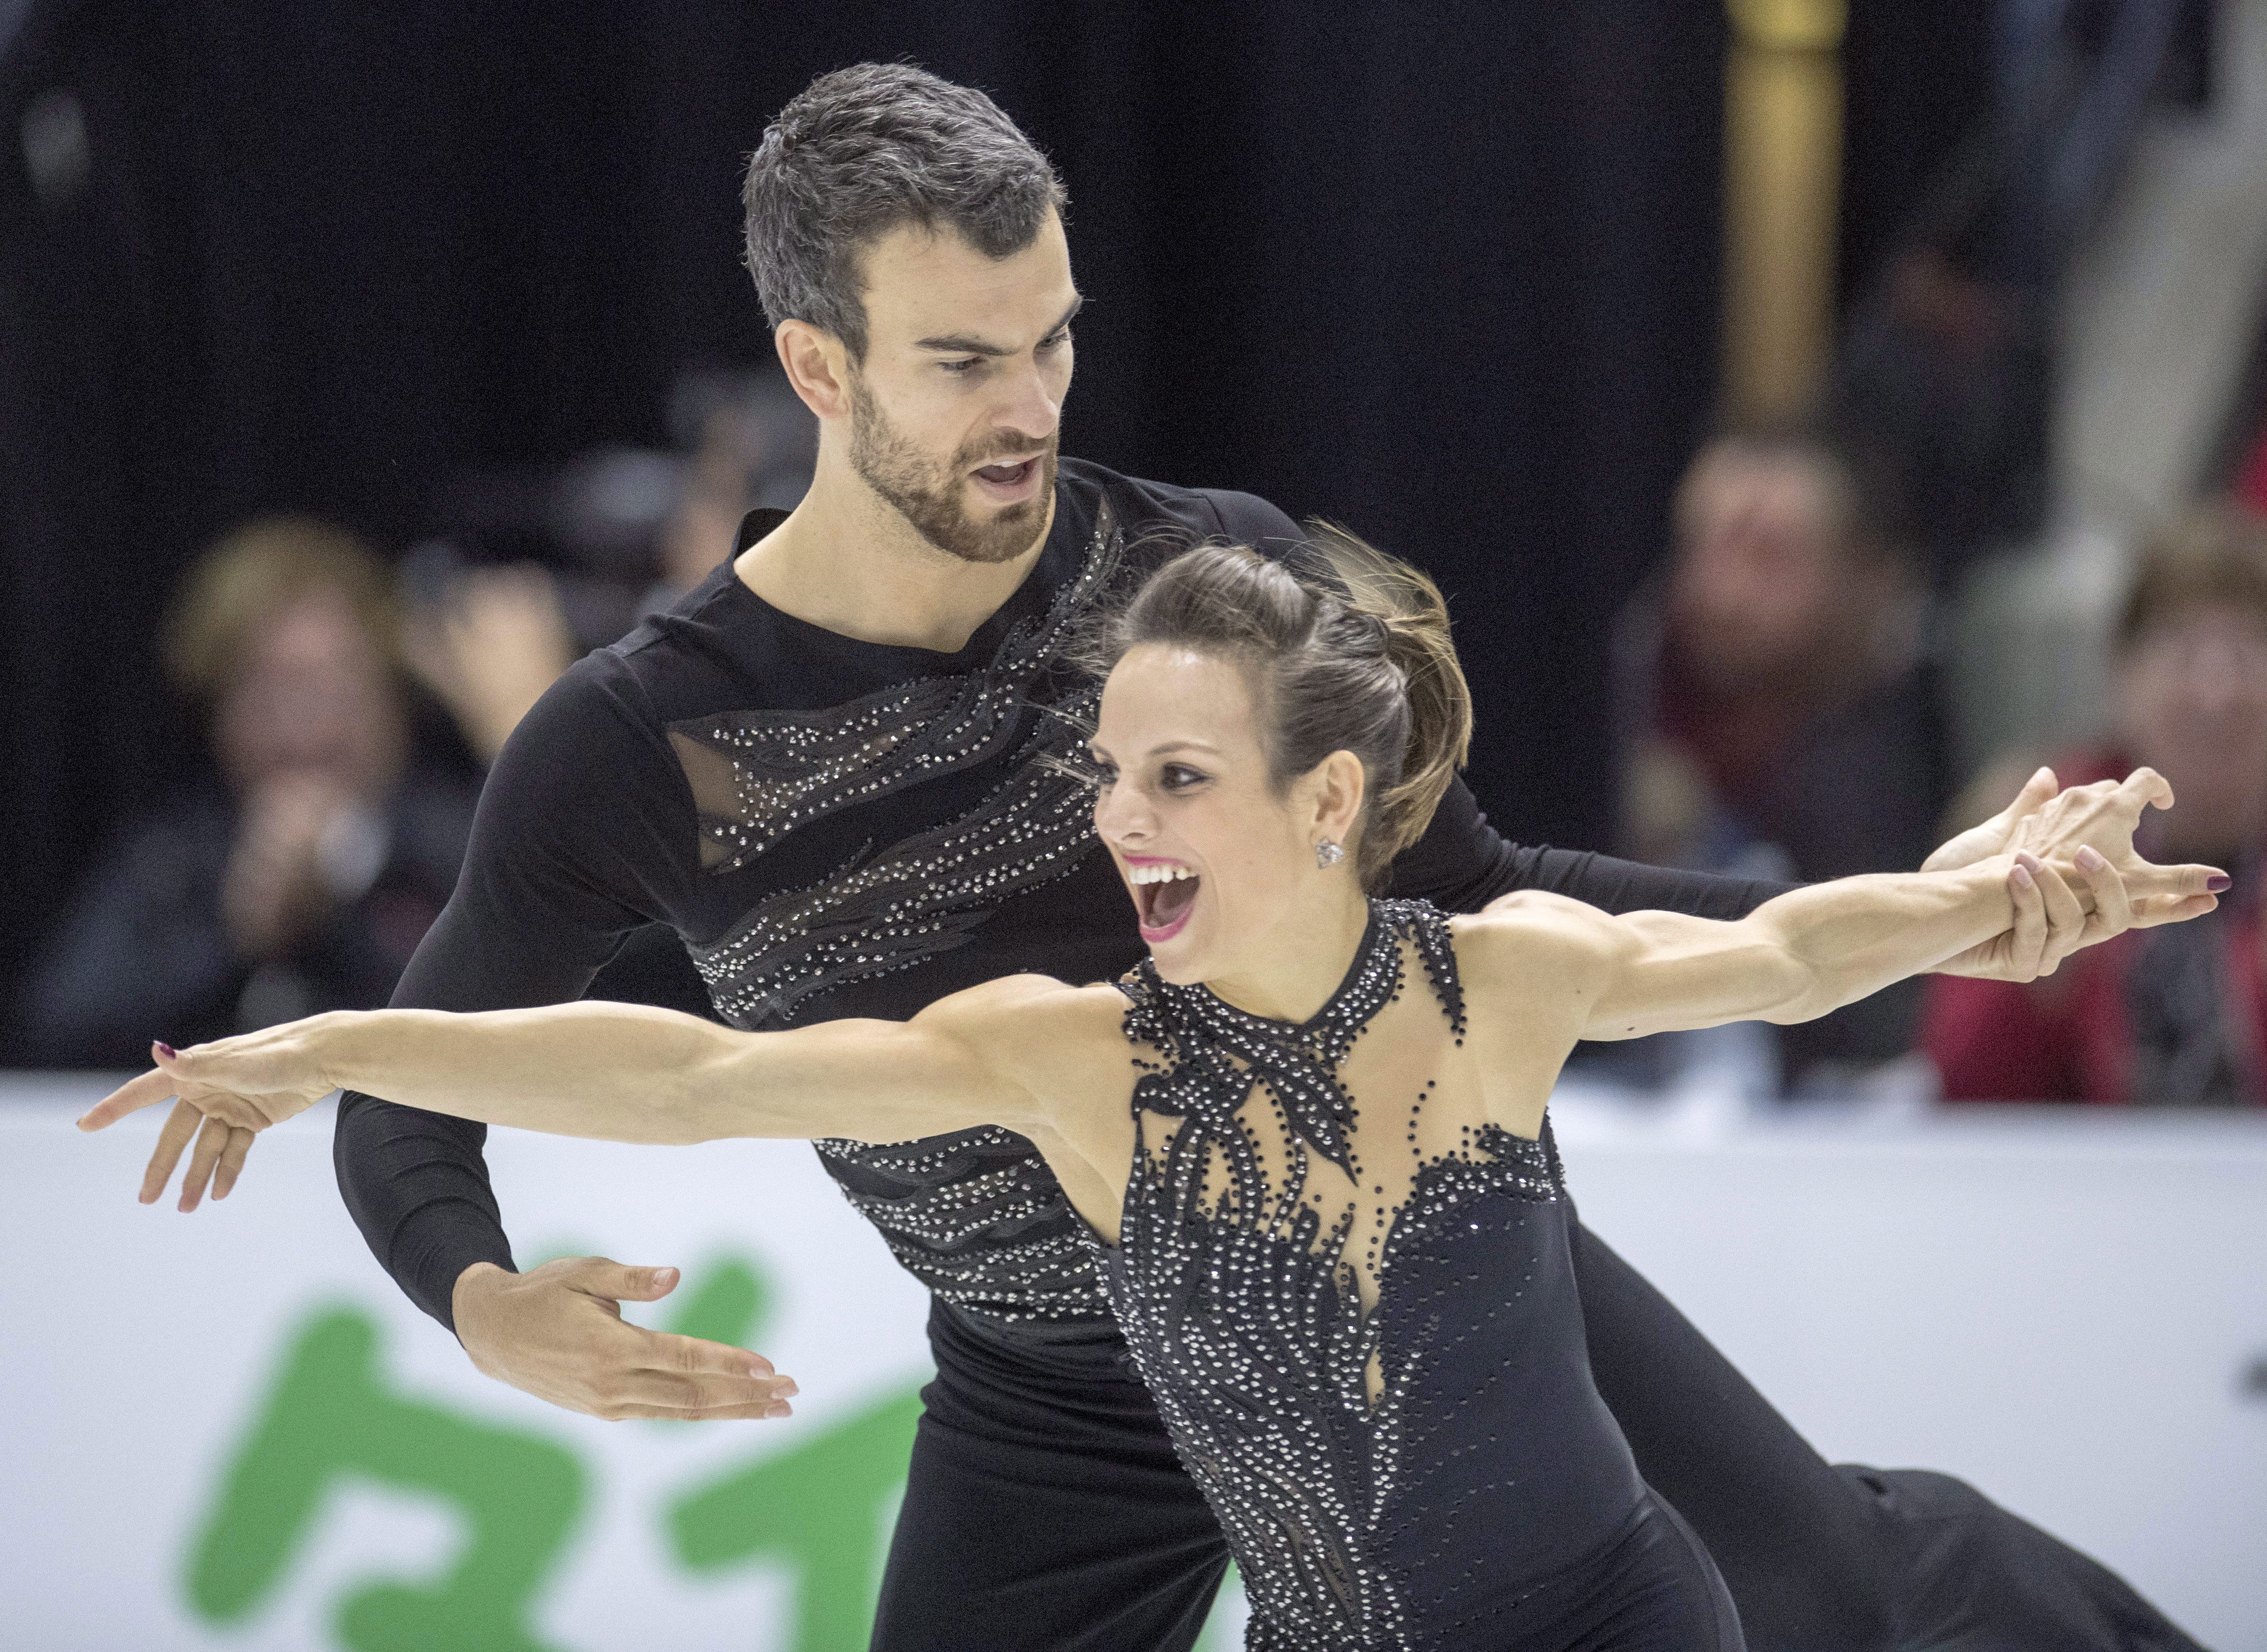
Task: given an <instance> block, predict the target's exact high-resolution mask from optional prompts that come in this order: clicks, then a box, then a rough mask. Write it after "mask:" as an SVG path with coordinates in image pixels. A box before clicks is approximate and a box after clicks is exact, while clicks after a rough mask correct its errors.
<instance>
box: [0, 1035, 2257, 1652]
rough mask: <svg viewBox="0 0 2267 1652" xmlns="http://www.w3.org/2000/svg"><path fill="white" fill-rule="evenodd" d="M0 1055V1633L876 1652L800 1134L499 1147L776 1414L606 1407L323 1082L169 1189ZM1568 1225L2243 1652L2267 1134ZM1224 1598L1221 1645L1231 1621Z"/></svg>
mask: <svg viewBox="0 0 2267 1652" xmlns="http://www.w3.org/2000/svg"><path fill="white" fill-rule="evenodd" d="M104 1088H106V1085H104V1084H102V1083H99V1082H93V1083H90V1082H83V1081H77V1080H69V1081H66V1080H55V1079H48V1080H40V1079H18V1080H11V1081H4V1082H0V1148H4V1151H5V1166H6V1168H5V1171H4V1173H0V1174H4V1178H5V1181H4V1187H5V1193H6V1196H5V1198H4V1200H0V1238H4V1243H5V1251H4V1254H5V1255H6V1257H7V1259H8V1264H9V1265H8V1267H7V1268H6V1269H5V1271H4V1273H0V1315H4V1322H5V1324H6V1325H7V1327H8V1342H7V1351H6V1353H5V1355H4V1356H0V1416H4V1418H5V1420H6V1422H5V1427H6V1430H7V1434H6V1449H5V1473H4V1476H0V1487H4V1490H0V1496H4V1499H5V1504H4V1510H5V1535H4V1540H0V1599H4V1601H5V1603H6V1606H5V1616H4V1619H0V1621H4V1623H5V1629H4V1632H0V1638H4V1639H5V1641H6V1642H7V1643H8V1644H9V1645H11V1646H22V1647H25V1648H37V1649H38V1652H77V1649H79V1648H85V1649H86V1652H126V1649H128V1648H132V1649H134V1652H143V1649H148V1652H158V1649H159V1648H219V1647H226V1648H242V1649H243V1652H283V1649H284V1648H292V1649H294V1652H297V1649H298V1648H323V1649H325V1652H329V1649H331V1648H338V1649H340V1652H413V1649H414V1652H437V1649H442V1648H466V1649H467V1652H488V1649H490V1648H494V1649H495V1652H633V1649H634V1648H635V1649H638V1652H642V1649H643V1648H651V1647H655V1646H671V1647H679V1648H691V1649H694V1652H698V1649H700V1648H731V1649H733V1652H849V1649H850V1648H862V1647H863V1646H864V1645H865V1641H866V1624H867V1619H868V1615H869V1612H870V1608H871V1602H872V1599H873V1592H874V1588H875V1584H876V1582H877V1575H878V1568H879V1565H880V1561H881V1557H882V1555H883V1553H884V1546H885V1545H886V1542H887V1539H888V1534H889V1531H890V1526H891V1520H892V1519H893V1517H894V1513H895V1508H896V1502H897V1499H898V1497H899V1493H900V1488H901V1485H902V1480H903V1474H904V1463H905V1454H906V1445H907V1443H908V1441H909V1439H910V1437H911V1431H912V1428H913V1419H914V1417H915V1416H916V1415H917V1414H918V1408H919V1400H918V1391H919V1389H920V1386H921V1383H922V1382H924V1381H925V1380H926V1379H927V1377H928V1355H927V1348H926V1344H925V1341H924V1340H923V1337H922V1332H921V1327H922V1321H923V1318H924V1315H925V1312H926V1307H927V1303H926V1298H925V1297H924V1295H923V1293H922V1292H921V1290H920V1289H919V1288H918V1287H917V1286H916V1285H915V1284H914V1283H913V1282H912V1281H911V1280H910V1279H909V1278H907V1277H906V1276H905V1275H903V1274H902V1273H900V1272H899V1270H898V1269H897V1268H896V1267H895V1265H894V1264H893V1263H892V1262H891V1261H890V1259H889V1256H888V1254H887V1253H886V1251H885V1250H884V1248H883V1246H882V1244H881V1242H880V1240H879V1239H878V1238H877V1237H876V1236H875V1235H874V1234H873V1232H871V1231H870V1230H869V1229H868V1228H867V1227H866V1226H865V1225H864V1224H863V1223H862V1222H861V1221H860V1220H859V1219H858V1217H855V1215H854V1214H853V1213H852V1212H851V1211H850V1210H849V1209H848V1208H847V1205H846V1204H845V1203H844V1202H843V1201H842V1199H841V1197H840V1195H839V1194H837V1193H836V1192H835V1190H834V1188H833V1184H832V1183H831V1182H830V1181H827V1179H826V1178H825V1175H824V1173H822V1172H821V1171H820V1170H819V1168H818V1165H817V1162H816V1160H815V1159H813V1157H812V1155H811V1151H810V1150H809V1149H808V1148H806V1147H803V1146H802V1145H800V1144H784V1143H757V1142H743V1143H728V1144H713V1145H709V1146H706V1147H700V1148H670V1149H661V1148H629V1147H618V1146H612V1145H606V1144H594V1143H584V1142H575V1141H567V1140H561V1139H554V1138H551V1137H535V1136H527V1135H520V1134H516V1133H512V1132H504V1131H499V1132H496V1133H495V1137H494V1138H493V1141H492V1145H491V1152H490V1159H491V1162H492V1164H493V1165H494V1166H495V1181H496V1186H497V1192H498V1195H499V1196H500V1198H501V1200H502V1202H503V1208H504V1210H506V1212H507V1213H508V1214H509V1216H510V1224H511V1227H512V1231H513V1234H514V1237H515V1239H516V1242H517V1246H518V1250H519V1255H520V1259H521V1261H522V1264H523V1265H524V1266H525V1265H527V1264H529V1263H531V1262H532V1261H539V1260H541V1259H542V1258H544V1257H546V1256H551V1255H561V1254H603V1255H608V1256H612V1257H613V1258H615V1259H617V1260H619V1261H625V1262H632V1263H643V1264H655V1265H659V1264H664V1263H665V1264H671V1265H674V1266H677V1267H679V1268H682V1269H683V1270H684V1278H683V1281H682V1283H680V1284H679V1287H678V1289H677V1290H676V1292H675V1293H674V1294H673V1295H672V1296H671V1297H670V1298H669V1299H667V1300H666V1301H664V1302H661V1303H657V1304H653V1305H648V1306H645V1307H638V1308H633V1309H632V1310H631V1312H632V1314H633V1316H634V1317H635V1318H638V1319H640V1320H641V1321H642V1322H643V1323H648V1324H652V1325H657V1326H660V1327H665V1328H671V1329H680V1330H686V1331H690V1332H693V1333H695V1334H701V1335H706V1336H712V1337H716V1338H718V1339H721V1340H724V1341H734V1342H738V1343H741V1344H743V1345H745V1346H749V1347H752V1348H756V1349H760V1350H761V1351H762V1352H764V1353H765V1354H767V1355H768V1356H771V1357H772V1358H773V1359H774V1361H775V1362H776V1363H777V1365H778V1367H779V1369H780V1370H781V1371H784V1372H786V1373H788V1374H789V1375H791V1376H793V1377H794V1378H796V1381H797V1383H798V1384H799V1385H800V1386H801V1390H802V1393H801V1396H800V1398H799V1399H798V1400H797V1401H796V1411H797V1415H796V1416H795V1417H794V1418H793V1419H791V1420H789V1421H787V1422H737V1423H721V1424H705V1425H686V1424H671V1423H659V1422H628V1423H619V1424H608V1423H602V1422H596V1421H593V1420H591V1419H589V1418H584V1417H580V1416H576V1415H574V1414H569V1413H567V1412H564V1411H561V1410H558V1409H555V1408H554V1407H549V1406H546V1405H544V1404H542V1403H540V1402H539V1401H537V1400H532V1399H530V1398H528V1397H527V1396H525V1395H523V1394H520V1393H517V1392H515V1391H513V1390H511V1389H510V1388H508V1387H505V1386H503V1385H501V1384H498V1383H495V1382H492V1381H489V1380H488V1379H486V1378H482V1377H481V1376H480V1375H479V1374H478V1373H477V1372H475V1371H473V1369H472V1367H471V1365H470V1363H468V1362H467V1361H466V1359H465V1357H464V1356H463V1354H462V1352H461V1351H460V1350H459V1349H458V1347H457V1345H456V1343H455V1342H454V1341H453V1340H452V1339H451V1338H450V1337H449V1336H448V1335H447V1334H445V1333H444V1332H442V1331H441V1330H440V1329H439V1328H438V1327H436V1326H435V1325H433V1324H432V1322H431V1321H429V1319H425V1318H424V1317H423V1316H422V1314H420V1313H419V1312H416V1310H415V1309H414V1308H412V1307H411V1306H410V1305H408V1304H407V1302H406V1301H405V1300H404V1299H403V1298H402V1297H400V1294H399V1292H397V1291H396V1290H395V1289H394V1288H393V1284H392V1283H391V1282H390V1281H389V1280H387V1279H386V1278H385V1276H384V1274H383V1273H381V1272H380V1271H379V1269H378V1267H377V1266H376V1264H375V1263H374V1262H373V1261H371V1260H370V1255H369V1254H368V1252H367V1251H366V1250H365V1249H364V1248H363V1243H362V1240H361V1238H360V1236H359V1235H358V1234H357V1233H356V1232H355V1230H354V1228H353V1225H352V1224H351V1223H350V1222H349V1221H348V1218H347V1216H346V1213H345V1211H344V1210H343V1209H342V1208H341V1205H340V1202H339V1199H338V1195H337V1193H336V1191H335V1189H334V1185H333V1181H332V1173H331V1166H330V1158H329V1154H330V1135H329V1129H328V1119H327V1116H326V1114H327V1109H326V1110H325V1112H324V1113H323V1114H319V1115H317V1116H314V1117H311V1118H308V1119H305V1120H303V1121H299V1122H295V1123H294V1124H293V1125H291V1126H289V1127H287V1128H285V1129H280V1130H276V1131H274V1132H271V1133H270V1134H269V1135H268V1136H267V1137H264V1138H263V1139H262V1140H261V1141H260V1144H258V1145H257V1147H256V1148H255V1150H254V1151H253V1158H252V1162H251V1165H250V1166H249V1167H248V1169H247V1171H246V1176H245V1179H244V1181H243V1184H242V1185H241V1187H240V1188H238V1192H237V1193H236V1195H235V1196H233V1197H232V1198H231V1199H229V1200H228V1201H226V1202H224V1203H222V1204H220V1205H218V1206H216V1207H210V1208H208V1209H207V1210H201V1211H199V1212H197V1213H196V1214H195V1215H194V1216H190V1217H182V1216H180V1215H178V1214H176V1213H175V1212H174V1211H173V1210H172V1209H171V1208H170V1204H166V1205H161V1206H159V1207H157V1208H154V1209H144V1208H143V1207H140V1206H138V1205H136V1203H135V1202H134V1199H133V1193H134V1189H135V1188H136V1185H137V1184H138V1181H139V1174H140V1166H141V1164H142V1161H143V1158H144V1157H145V1156H146V1154H147V1151H148V1148H149V1145H150V1140H151V1138H152V1137H154V1135H155V1132H156V1128H157V1123H158V1115H157V1114H156V1113H155V1112H154V1111H153V1112H152V1113H151V1114H150V1115H143V1117H142V1118H139V1119H136V1120H135V1121H132V1122H128V1124H125V1125H121V1126H120V1127H119V1128H117V1129H114V1130H112V1131H110V1132H108V1133H107V1134H106V1135H104V1136H100V1137H81V1136H79V1135H77V1133H76V1132H75V1131H73V1130H72V1129H71V1128H70V1120H71V1118H72V1117H73V1116H74V1115H76V1113H77V1111H78V1110H79V1109H80V1108H81V1107H84V1105H85V1104H86V1102H88V1101H90V1100H92V1099H93V1098H94V1097H95V1096H96V1095H99V1093H101V1091H102V1090H103V1089H104ZM1561 1129H1562V1136H1563V1139H1564V1144H1565V1146H1566V1158H1567V1160H1568V1166H1569V1177H1570V1180H1571V1181H1572V1183H1573V1186H1574V1192H1575V1195H1576V1196H1577V1198H1578V1199H1579V1200H1580V1201H1581V1204H1582V1209H1583V1213H1584V1216H1585V1217H1586V1218H1587V1219H1588V1221H1589V1222H1590V1224H1592V1226H1593V1227H1594V1229H1596V1231H1597V1232H1600V1233H1602V1234H1603V1235H1605V1236H1606V1237H1607V1238H1608V1239H1610V1241H1611V1242H1612V1243H1614V1244H1615V1245H1616V1246H1618V1248H1620V1249H1621V1250H1622V1251H1623V1252H1624V1253H1625V1254H1627V1255H1628V1256H1629V1257H1630V1258H1631V1259H1632V1261H1635V1262H1636V1263H1637V1264H1638V1266H1640V1268H1644V1269H1645V1270H1646V1271H1647V1273H1648V1274H1649V1275H1650V1276H1652V1277H1653V1278H1654V1280H1655V1282H1656V1283H1659V1284H1660V1285H1661V1286H1662V1288H1663V1289H1664V1290H1667V1291H1669V1294H1670V1295H1671V1296H1672V1297H1674V1298H1675V1299H1676V1301H1677V1302H1678V1303H1679V1304H1680V1305H1682V1306H1684V1308H1685V1310H1686V1311H1687V1312H1689V1313H1691V1315H1692V1317H1693V1318H1694V1319H1696V1320H1697V1321H1698V1323H1699V1324H1700V1326H1701V1327H1702V1328H1703V1329H1705V1330H1706V1331H1707V1332H1708V1333H1709V1334H1711V1335H1712V1336H1713V1337H1714V1338H1715V1339H1716V1340H1717V1341H1718V1342H1719V1343H1720V1345H1721V1346H1722V1347H1723V1348H1724V1349H1725V1350H1726V1352H1727V1353H1728V1354H1729V1355H1730V1356H1732V1357H1733V1358H1734V1359H1735V1361H1737V1362H1738V1363H1740V1364H1741V1366H1742V1368H1743V1369H1744V1370H1746V1371H1748V1373H1749V1374H1750V1376H1751V1377H1752V1378H1754V1379H1755V1380H1756V1381H1757V1383H1758V1385H1761V1386H1762V1387H1763V1389H1764V1392H1765V1393H1769V1394H1770V1395H1771V1396H1772V1398H1773V1399H1774V1400H1776V1401H1777V1402H1779V1404H1780V1405H1781V1406H1782V1407H1784V1408H1785V1409H1786V1410H1787V1412H1788V1413H1789V1414H1790V1415H1791V1416H1793V1418H1794V1421H1795V1422H1796V1423H1797V1424H1798V1425H1799V1426H1801V1428H1803V1429H1804V1430H1805V1431H1806V1432H1807V1433H1808V1434H1809V1436H1810V1437H1811V1438H1812V1439H1813V1440H1814V1441H1815V1442H1816V1444H1818V1445H1819V1446H1820V1448H1821V1449H1822V1450H1823V1451H1826V1452H1827V1453H1828V1454H1829V1455H1830V1456H1832V1457H1835V1458H1860V1459H1863V1460H1866V1461H1870V1462H1874V1463H1878V1464H1882V1465H1885V1466H1903V1465H1907V1464H1913V1465H1924V1466H1930V1467H1934V1468H1941V1469H1945V1470H1947V1471H1948V1472H1952V1473H1959V1474H1961V1475H1963V1477H1965V1478H1967V1479H1969V1480H1973V1481H1974V1482H1975V1483H1977V1485H1978V1486H1980V1487H1981V1488H1983V1489H1985V1491H1986V1492H1988V1493H1990V1494H1991V1495H1994V1496H1996V1497H1998V1498H1999V1499H2000V1500H2001V1501H2003V1502H2007V1503H2008V1504H2010V1505H2011V1506H2012V1507H2014V1509H2017V1510H2018V1511H2019V1512H2021V1513H2022V1514H2024V1515H2026V1516H2027V1517H2030V1518H2032V1519H2034V1520H2036V1521H2038V1522H2040V1523H2041V1524H2044V1525H2046V1526H2047V1527H2048V1528H2049V1529H2051V1530H2052V1531H2056V1532H2058V1534H2060V1535H2062V1536H2064V1537H2065V1538H2067V1539H2070V1540H2072V1541H2073V1542H2076V1543H2078V1544H2079V1545H2080V1546H2082V1547H2084V1548H2086V1549H2087V1550H2088V1551H2089V1552H2090V1553H2094V1554H2095V1555H2096V1556H2097V1557H2098V1558H2100V1559H2101V1560H2102V1561H2105V1562H2106V1563H2108V1564H2109V1565H2110V1566H2112V1567H2114V1568H2117V1570H2119V1571H2120V1572H2122V1573H2123V1574H2124V1575H2125V1576H2126V1577H2127V1578H2128V1579H2129V1580H2130V1581H2131V1582H2132V1583H2134V1584H2135V1585H2136V1586H2137V1587H2139V1589H2141V1590H2143V1591H2144V1592H2145V1593H2146V1594H2148V1595H2149V1596H2151V1597H2152V1598H2153V1599H2155V1600H2156V1601H2157V1602H2158V1603H2159V1604H2161V1605H2162V1606H2163V1607H2164V1608H2165V1609H2166V1610H2167V1611H2168V1612H2171V1613H2172V1614H2173V1615H2174V1616H2175V1619H2178V1620H2180V1621H2182V1622H2183V1625H2184V1626H2186V1627H2188V1628H2189V1629H2190V1631H2191V1632H2192V1633H2194V1634H2197V1635H2198V1636H2199V1637H2200V1638H2202V1639H2203V1640H2204V1641H2205V1642H2206V1643H2207V1644H2209V1645H2212V1646H2213V1647H2215V1648H2218V1652H2267V1122H2261V1121H2229V1122H2219V1121H2203V1120H2155V1119H2136V1120H2102V1119H2098V1118H2082V1119H2071V1118H2067V1117H2058V1118H2052V1119H2043V1118H2038V1117H2033V1116H2004V1117H2003V1116H1993V1117H1977V1118H1961V1119H1940V1120H1926V1121H1919V1122H1904V1123H1900V1124H1897V1125H1892V1126H1882V1125H1874V1126H1867V1125H1864V1124H1848V1123H1845V1124H1841V1125H1830V1124H1823V1125H1812V1126H1805V1125H1801V1124H1778V1125H1772V1126H1768V1127H1766V1126H1756V1125H1748V1126H1742V1127H1737V1128H1734V1129H1728V1130H1715V1131H1710V1132H1706V1133H1704V1134H1703V1135H1702V1136H1701V1137H1697V1138H1696V1137H1688V1136H1687V1135H1684V1134H1680V1133H1678V1132H1676V1131H1673V1130H1671V1131H1664V1130H1662V1129H1652V1128H1638V1129H1631V1128H1625V1127H1622V1126H1618V1125H1617V1124H1615V1123H1613V1122H1612V1121H1611V1120H1610V1119H1609V1118H1607V1117H1605V1116H1604V1115H1602V1114H1601V1115H1590V1116H1589V1117H1588V1119H1587V1121H1586V1117H1585V1115H1584V1114H1583V1113H1582V1112H1581V1110H1580V1109H1579V1108H1577V1107H1569V1108H1567V1109H1566V1111H1565V1113H1564V1115H1563V1116H1562V1125H1561ZM1239 1626H1240V1608H1239V1607H1238V1606H1237V1604H1236V1603H1235V1602H1234V1601H1233V1600H1230V1601H1229V1602H1227V1603H1225V1604H1224V1606H1223V1610H1222V1612H1221V1613H1220V1614H1218V1615H1217V1616H1216V1618H1215V1620H1214V1626H1213V1627H1212V1628H1211V1629H1210V1630H1209V1631H1208V1632H1207V1637H1206V1640H1207V1647H1208V1648H1222V1649H1224V1648H1228V1647H1229V1646H1232V1645H1234V1644H1236V1642H1237V1641H1239V1640H1240V1633H1239Z"/></svg>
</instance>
